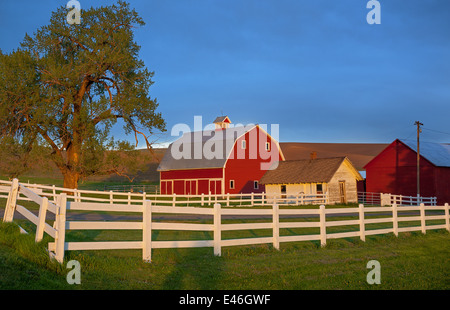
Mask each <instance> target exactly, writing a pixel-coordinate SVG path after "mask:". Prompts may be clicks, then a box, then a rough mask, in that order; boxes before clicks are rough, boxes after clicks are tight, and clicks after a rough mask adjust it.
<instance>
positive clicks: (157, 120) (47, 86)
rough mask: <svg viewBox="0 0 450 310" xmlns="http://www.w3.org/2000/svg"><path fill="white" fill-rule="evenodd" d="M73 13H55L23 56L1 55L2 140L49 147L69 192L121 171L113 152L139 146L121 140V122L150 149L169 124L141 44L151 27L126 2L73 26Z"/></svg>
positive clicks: (87, 13) (28, 39)
mask: <svg viewBox="0 0 450 310" xmlns="http://www.w3.org/2000/svg"><path fill="white" fill-rule="evenodd" d="M68 11H69V10H67V9H66V8H64V7H60V8H59V9H57V10H56V11H55V12H53V13H52V16H51V19H50V23H49V24H48V25H46V26H43V27H41V28H40V29H38V30H37V31H36V32H35V33H34V34H33V35H32V36H30V35H26V36H25V38H24V40H23V42H22V43H21V46H20V47H19V48H18V49H17V50H15V51H13V52H11V53H9V54H2V53H1V51H0V138H1V137H3V138H5V137H13V138H14V140H15V141H16V142H19V143H21V144H23V145H25V147H23V149H31V148H30V147H27V146H31V145H33V143H34V142H35V141H36V139H40V140H43V141H45V143H46V144H48V146H49V147H50V148H51V150H52V151H51V154H50V155H49V156H50V158H51V160H53V162H54V163H55V164H56V166H57V167H58V168H59V170H60V171H61V173H62V174H63V176H64V186H65V187H68V188H76V187H77V186H78V181H79V180H80V179H82V178H85V177H88V176H89V175H92V174H98V173H111V172H116V173H120V171H119V170H118V169H117V167H116V166H115V164H114V163H115V162H116V163H117V161H118V157H117V155H114V152H112V151H113V150H127V151H130V150H131V149H133V147H134V145H130V143H127V142H125V141H115V140H114V137H113V136H112V135H111V128H112V126H113V125H114V124H116V123H117V122H118V121H119V122H121V124H123V128H124V130H125V132H126V133H127V134H132V135H133V134H134V138H135V141H136V145H137V143H138V137H141V138H143V139H144V141H145V142H146V144H147V147H148V149H149V150H151V140H150V138H149V137H150V136H152V135H153V134H155V133H156V131H165V122H164V120H163V118H162V117H161V114H160V113H158V112H156V109H157V107H158V104H157V102H156V99H153V98H151V97H150V95H149V87H150V86H151V85H152V84H153V81H152V77H153V75H154V73H153V72H151V71H149V70H148V69H147V68H146V67H145V65H144V62H143V61H142V60H140V59H139V50H140V46H138V45H137V44H136V43H135V42H134V36H133V31H134V29H135V28H136V27H138V26H143V25H144V21H143V20H142V18H141V17H139V15H138V14H137V13H136V11H135V10H134V9H131V8H130V6H129V4H127V3H125V2H122V1H119V2H118V3H117V4H114V5H110V6H106V7H100V8H90V9H88V10H82V12H81V23H80V24H73V25H70V24H68V23H67V14H68ZM119 161H120V159H119Z"/></svg>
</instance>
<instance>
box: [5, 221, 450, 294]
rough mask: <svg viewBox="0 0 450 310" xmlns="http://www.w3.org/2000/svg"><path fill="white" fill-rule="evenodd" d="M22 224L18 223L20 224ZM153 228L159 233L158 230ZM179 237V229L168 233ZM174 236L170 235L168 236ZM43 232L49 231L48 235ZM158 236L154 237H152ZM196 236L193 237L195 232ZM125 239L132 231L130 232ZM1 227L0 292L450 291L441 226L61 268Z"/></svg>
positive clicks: (94, 258)
mask: <svg viewBox="0 0 450 310" xmlns="http://www.w3.org/2000/svg"><path fill="white" fill-rule="evenodd" d="M21 225H22V223H21ZM115 233H116V232H114V231H109V232H99V231H89V233H87V234H85V233H84V232H83V233H82V232H73V233H72V234H71V235H70V236H68V238H69V237H70V238H71V239H72V240H85V239H94V240H95V239H97V238H100V237H101V238H102V239H104V238H109V239H112V240H114V239H115V238H116V237H115V235H114V234H115ZM155 233H156V232H155ZM165 233H166V235H165V236H163V237H162V238H176V237H178V236H176V234H179V232H178V233H177V232H165ZM171 234H173V235H171ZM47 237H48V236H47ZM155 237H158V236H155ZM194 237H195V236H194ZM130 238H133V236H131V235H130ZM48 241H50V239H48V238H44V240H43V242H41V243H38V244H35V243H34V235H33V234H32V233H31V234H29V235H24V234H19V231H18V228H17V226H16V225H15V224H4V223H2V224H0V262H1V263H0V289H67V290H73V289H75V290H80V289H81V290H93V289H96V290H98V289H99V290H107V289H117V290H131V289H136V290H186V289H188V290H322V289H326V290H328V289H331V290H334V289H340V290H374V289H378V290H379V289H382V290H403V289H407V290H412V289H415V290H447V289H449V288H450V281H449V279H450V277H449V271H448V266H449V255H450V242H449V241H450V234H449V233H448V232H447V231H445V230H436V231H427V233H426V234H425V235H424V234H422V233H420V232H413V233H401V234H400V235H399V237H395V236H394V235H392V234H388V235H380V236H370V237H367V240H366V242H362V241H360V240H359V239H358V238H347V239H335V240H327V245H326V247H324V248H321V247H320V246H319V244H318V242H293V243H282V244H281V249H280V250H279V251H278V250H275V249H273V248H272V246H271V245H260V246H243V247H242V246H241V247H226V248H223V249H222V256H221V257H215V256H214V255H213V250H212V248H197V249H155V250H153V256H152V259H153V261H152V263H145V262H143V261H142V254H141V251H139V250H115V251H83V252H77V251H72V252H66V257H65V263H64V264H62V265H59V264H57V263H55V262H53V261H51V260H50V259H49V258H48V255H47V253H46V250H45V246H46V243H47V242H48ZM69 260H77V261H79V262H80V266H81V284H80V285H77V284H73V285H69V284H68V283H67V282H66V275H67V272H68V271H70V269H67V268H66V262H68V261H69ZM370 260H377V261H379V262H380V266H381V284H379V285H377V284H373V285H369V284H368V283H367V281H366V276H367V273H368V272H369V271H370V269H367V263H368V262H369V261H370Z"/></svg>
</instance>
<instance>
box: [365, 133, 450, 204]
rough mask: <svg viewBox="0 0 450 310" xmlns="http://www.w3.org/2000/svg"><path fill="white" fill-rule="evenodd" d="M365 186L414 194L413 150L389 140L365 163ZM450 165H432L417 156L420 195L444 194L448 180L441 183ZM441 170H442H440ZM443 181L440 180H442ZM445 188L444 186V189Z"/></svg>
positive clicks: (415, 178) (414, 165)
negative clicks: (441, 166)
mask: <svg viewBox="0 0 450 310" xmlns="http://www.w3.org/2000/svg"><path fill="white" fill-rule="evenodd" d="M365 169H366V190H367V192H373V193H390V194H395V195H404V196H416V195H417V153H416V152H415V151H413V150H411V149H410V148H409V147H407V146H406V145H404V144H403V143H402V142H400V141H399V140H396V141H394V142H393V143H391V144H390V145H389V146H388V147H387V148H386V149H385V150H383V151H382V152H381V153H380V154H379V155H378V156H376V157H375V158H374V159H373V160H372V161H371V162H369V163H368V164H367V165H366V166H365ZM449 170H450V169H448V168H447V169H445V168H444V169H442V170H441V169H440V168H439V167H435V166H434V165H433V164H432V163H430V162H429V161H428V160H426V159H425V158H423V157H421V159H420V194H421V196H424V197H434V196H436V197H438V201H441V200H442V199H443V198H444V200H445V197H447V199H448V196H446V195H445V192H448V184H449V183H444V182H445V179H446V178H447V180H448V178H450V177H449V176H448V174H449V172H448V171H449ZM441 171H444V172H441ZM445 171H446V172H445ZM443 181H444V182H443ZM446 188H447V189H446Z"/></svg>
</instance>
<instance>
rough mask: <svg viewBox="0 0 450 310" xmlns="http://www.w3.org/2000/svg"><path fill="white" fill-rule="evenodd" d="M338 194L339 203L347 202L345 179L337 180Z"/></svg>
mask: <svg viewBox="0 0 450 310" xmlns="http://www.w3.org/2000/svg"><path fill="white" fill-rule="evenodd" d="M339 196H340V200H341V203H347V195H346V191H345V181H339Z"/></svg>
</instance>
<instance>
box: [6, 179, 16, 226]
mask: <svg viewBox="0 0 450 310" xmlns="http://www.w3.org/2000/svg"><path fill="white" fill-rule="evenodd" d="M18 196H19V180H18V179H14V180H13V181H12V184H11V190H10V191H9V194H8V200H7V202H6V207H5V214H3V222H12V220H13V217H14V211H15V210H16V203H17V198H18Z"/></svg>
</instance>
